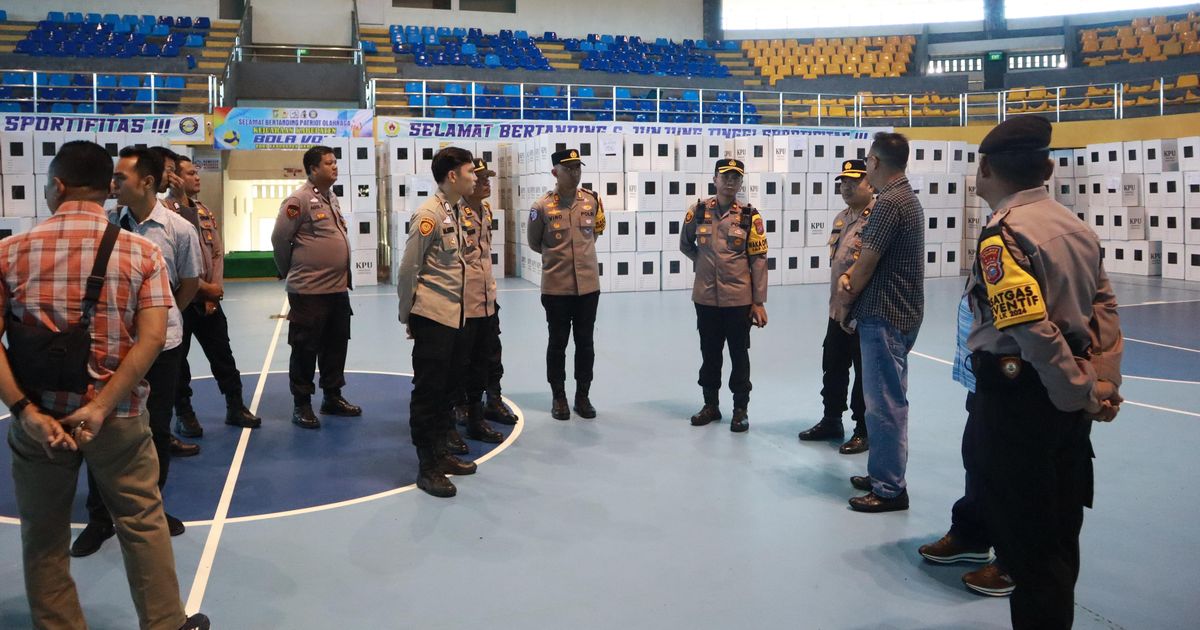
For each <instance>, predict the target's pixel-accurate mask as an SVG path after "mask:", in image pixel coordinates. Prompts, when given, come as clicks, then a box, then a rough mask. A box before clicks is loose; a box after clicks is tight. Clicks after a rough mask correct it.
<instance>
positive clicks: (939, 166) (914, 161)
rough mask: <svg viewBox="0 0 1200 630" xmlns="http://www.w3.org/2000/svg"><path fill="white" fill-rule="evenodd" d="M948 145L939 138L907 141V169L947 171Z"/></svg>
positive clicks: (915, 170)
mask: <svg viewBox="0 0 1200 630" xmlns="http://www.w3.org/2000/svg"><path fill="white" fill-rule="evenodd" d="M947 150H948V145H947V144H946V142H944V141H941V140H914V141H912V142H910V143H909V155H908V170H909V172H912V173H948V172H950V170H949V169H950V167H949V160H947V159H946V152H947Z"/></svg>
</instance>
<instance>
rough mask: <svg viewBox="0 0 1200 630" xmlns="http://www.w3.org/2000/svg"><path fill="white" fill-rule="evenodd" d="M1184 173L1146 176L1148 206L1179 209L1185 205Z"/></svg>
mask: <svg viewBox="0 0 1200 630" xmlns="http://www.w3.org/2000/svg"><path fill="white" fill-rule="evenodd" d="M1183 175H1184V174H1183V173H1179V172H1175V173H1159V174H1156V175H1146V176H1145V178H1146V182H1145V193H1146V206H1147V207H1150V208H1178V207H1182V206H1183V205H1184V178H1183Z"/></svg>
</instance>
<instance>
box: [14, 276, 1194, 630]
mask: <svg viewBox="0 0 1200 630" xmlns="http://www.w3.org/2000/svg"><path fill="white" fill-rule="evenodd" d="M1113 281H1114V287H1115V289H1116V292H1117V296H1118V299H1119V300H1120V302H1121V303H1122V305H1123V306H1122V309H1121V316H1122V321H1123V330H1124V334H1125V336H1126V345H1125V351H1126V354H1125V362H1124V372H1125V374H1126V381H1125V384H1124V385H1123V387H1122V394H1123V395H1124V396H1125V398H1126V399H1127V402H1126V404H1125V405H1124V406H1123V407H1122V410H1121V414H1120V416H1119V417H1118V418H1117V420H1116V422H1114V423H1112V424H1109V425H1098V426H1096V427H1094V431H1093V434H1092V439H1093V442H1094V444H1095V448H1096V452H1097V459H1096V462H1095V463H1096V485H1097V490H1096V499H1095V506H1096V507H1095V509H1094V510H1089V511H1088V512H1087V513H1086V515H1085V523H1084V528H1083V536H1082V541H1081V542H1082V551H1083V567H1082V573H1081V575H1080V578H1079V584H1078V587H1077V588H1076V617H1075V619H1076V627H1078V628H1130V629H1132V628H1156V629H1157V628H1194V627H1195V625H1196V621H1195V620H1196V619H1197V618H1200V597H1197V596H1196V587H1195V585H1196V584H1197V583H1200V562H1198V560H1200V529H1198V528H1197V527H1196V526H1195V524H1196V523H1197V522H1200V503H1198V502H1197V501H1196V500H1195V497H1194V496H1193V495H1194V493H1192V492H1190V491H1189V486H1188V480H1191V479H1196V478H1198V477H1200V458H1197V457H1196V453H1197V452H1198V451H1200V332H1197V326H1196V322H1197V321H1200V286H1197V285H1195V284H1188V283H1183V282H1176V281H1170V280H1162V279H1159V278H1135V277H1129V276H1114V278H1113ZM962 284H963V283H962V279H961V278H958V279H956V278H943V279H931V280H929V281H928V282H927V283H926V308H927V310H926V315H925V323H924V325H923V327H922V330H921V333H920V337H919V339H918V341H917V345H916V348H915V352H914V354H913V355H912V356H911V357H910V364H909V367H910V374H909V398H910V402H911V420H910V430H909V447H910V454H909V469H908V482H909V488H910V490H909V491H910V494H911V497H912V507H911V509H910V510H909V511H907V512H898V513H891V514H883V515H866V514H858V513H855V512H852V511H850V510H849V509H848V507H847V505H846V499H848V498H849V497H851V496H854V495H855V494H857V493H856V492H855V491H854V490H853V489H852V488H851V487H850V484H849V477H850V476H851V475H855V474H864V471H865V466H866V456H865V455H856V456H844V455H839V454H838V452H837V444H836V443H834V442H829V443H815V444H814V443H800V442H799V441H797V439H796V433H797V432H798V431H800V430H802V429H806V428H808V427H809V426H811V425H812V424H813V423H814V422H815V421H816V420H817V419H819V417H820V415H821V404H820V396H819V391H820V388H821V385H820V374H821V370H820V357H821V341H822V336H823V334H824V330H825V318H826V316H827V308H826V300H827V299H828V290H827V289H826V288H825V287H822V286H788V287H771V291H770V299H769V301H768V303H767V309H768V313H769V316H770V324H769V325H768V326H767V327H766V328H765V329H763V330H756V331H755V332H754V333H753V347H752V348H751V357H752V361H753V372H752V378H753V382H754V392H753V399H752V403H751V405H750V422H751V430H750V432H749V433H746V434H740V435H738V434H732V433H730V432H729V430H728V426H729V425H728V420H726V421H724V422H722V423H720V424H716V425H710V426H707V427H700V428H695V427H692V426H690V425H689V424H688V420H687V419H688V417H689V416H690V415H691V414H692V413H694V412H695V411H696V409H698V408H699V405H700V391H699V388H698V387H697V386H696V384H695V381H696V371H697V368H698V367H699V359H700V353H699V347H698V340H697V335H696V327H695V313H694V310H693V308H692V305H691V302H690V299H689V298H690V293H689V292H687V291H672V292H661V293H620V294H606V295H604V296H602V298H601V301H600V311H599V317H598V322H597V331H596V338H597V362H596V381H595V384H594V386H593V390H592V400H593V402H594V403H595V404H596V407H597V408H598V410H599V414H600V415H599V417H598V418H596V419H595V420H582V419H579V418H578V417H574V418H572V419H571V420H570V421H569V422H559V421H555V420H553V419H552V418H550V414H549V407H550V392H549V390H548V387H547V385H546V383H545V371H544V354H545V342H546V324H545V318H544V314H543V312H542V308H541V305H540V303H539V301H538V292H537V289H536V288H535V287H533V286H532V285H530V284H528V283H526V282H524V281H521V280H518V279H508V280H505V281H503V282H501V291H502V292H501V294H500V302H501V304H502V306H503V310H502V311H501V319H502V321H501V324H502V328H503V330H504V334H503V336H502V339H503V342H504V348H505V368H506V374H505V378H504V394H505V396H506V398H508V399H510V400H511V401H512V402H513V404H514V405H515V406H517V407H519V408H520V410H521V412H522V416H523V420H522V423H521V424H519V425H518V426H517V427H515V428H513V430H512V431H511V432H509V435H508V439H507V440H506V441H505V443H504V444H501V445H498V446H496V447H494V448H492V449H491V450H485V448H484V447H485V446H488V445H483V444H480V443H477V442H470V445H471V449H472V454H471V457H472V458H475V459H476V460H477V461H479V462H480V466H479V472H478V474H476V475H475V476H472V477H463V478H456V479H455V483H456V484H457V485H458V487H459V493H458V496H457V497H455V498H453V499H448V500H447V499H434V498H432V497H429V496H427V495H425V494H424V493H422V492H420V491H419V490H415V489H414V488H413V486H411V484H412V482H413V479H414V478H415V472H416V458H415V453H414V451H413V447H412V446H411V443H410V441H409V432H408V422H407V408H408V397H409V393H410V390H411V380H410V377H409V376H407V375H408V374H411V372H412V365H411V358H410V354H411V342H409V341H407V340H406V339H405V335H404V331H403V328H402V327H401V326H400V325H399V324H398V323H397V322H396V315H395V314H396V300H395V295H394V288H393V287H390V286H379V287H367V288H364V289H361V290H358V291H355V292H354V293H353V294H352V301H353V307H354V311H355V317H354V323H353V326H354V328H353V334H354V338H353V339H352V340H351V346H350V359H349V370H350V374H348V376H347V379H348V381H349V383H348V385H347V387H346V390H345V394H346V396H347V398H348V399H350V400H351V401H352V402H354V403H356V404H360V405H362V406H363V407H364V409H365V413H364V416H363V417H362V418H354V419H347V418H333V417H326V418H324V419H323V423H324V426H323V428H322V429H321V430H320V431H304V430H302V429H298V428H296V427H293V426H292V425H291V424H290V422H289V418H290V404H291V401H290V396H289V394H288V391H287V375H286V370H287V361H288V347H287V344H286V327H287V325H286V323H282V322H280V320H279V319H278V317H277V316H278V315H279V313H280V312H281V310H282V308H283V306H284V293H283V287H282V283H277V282H247V283H231V284H229V285H228V286H227V288H226V301H225V308H226V310H227V312H228V314H229V318H230V322H231V328H232V331H231V334H232V336H233V347H234V353H235V355H236V356H237V359H238V362H239V367H240V368H241V369H242V371H243V379H244V383H245V389H246V392H247V398H249V397H250V395H251V394H253V393H255V392H256V391H258V392H261V394H260V396H259V397H258V399H257V400H256V403H257V405H256V406H257V411H258V412H259V414H260V415H262V416H263V418H264V426H263V428H262V429H259V430H254V431H249V430H246V431H243V430H241V429H236V428H232V427H227V426H225V425H224V424H223V423H222V419H223V400H222V399H221V398H220V397H219V394H218V393H217V391H216V386H215V383H214V382H213V381H212V380H211V378H198V379H197V381H196V383H195V388H196V391H197V393H196V398H195V405H196V407H197V410H198V411H199V413H200V416H201V420H202V422H203V423H204V425H205V436H204V437H203V438H202V439H200V440H198V442H199V443H200V444H201V445H202V447H203V449H204V450H203V453H202V454H201V455H199V456H197V457H193V458H188V459H178V460H175V461H174V462H173V464H172V470H171V478H170V483H169V484H168V486H167V491H166V496H165V501H166V505H167V508H168V510H169V511H171V512H172V513H173V514H176V515H177V516H179V517H181V518H183V519H184V520H185V521H187V522H188V525H189V526H188V530H187V532H185V533H184V534H183V535H182V536H180V537H177V538H174V539H173V542H174V549H175V558H176V566H177V569H178V573H179V578H180V587H181V589H182V591H181V596H182V598H183V599H184V601H185V602H187V606H188V610H189V612H191V611H194V610H197V609H199V610H203V611H204V612H205V613H207V614H208V615H209V616H210V617H212V619H213V621H214V627H218V628H236V629H248V628H283V627H287V628H468V627H480V626H487V627H492V628H537V629H542V628H544V629H552V628H553V629H560V628H581V629H582V628H597V629H599V628H615V627H623V628H655V629H661V628H688V629H690V628H769V627H778V628H863V629H866V628H889V629H900V628H1004V627H1007V626H1008V603H1007V601H1006V600H1003V599H990V598H982V597H979V596H976V595H973V594H971V593H970V592H968V591H966V590H965V589H964V588H963V586H962V584H961V582H960V576H961V574H962V573H963V572H965V571H967V570H970V569H972V568H974V567H973V565H957V566H955V565H952V566H932V565H930V564H927V563H925V562H923V561H922V560H921V559H920V557H919V556H918V555H917V551H916V550H917V547H918V546H920V545H921V544H924V543H926V542H931V541H933V540H936V539H937V538H938V537H940V536H941V535H942V534H943V533H944V532H945V530H946V528H947V527H948V526H949V519H950V506H951V505H952V504H953V502H954V500H955V499H956V498H958V496H959V495H960V494H961V492H962V487H963V472H962V464H961V459H960V455H959V447H960V440H961V436H962V426H963V422H964V420H965V414H964V412H963V400H964V396H965V392H964V390H963V389H962V388H961V387H960V386H959V385H958V384H956V383H954V382H953V381H952V380H951V379H950V367H949V361H950V359H952V358H953V353H954V330H955V328H954V317H955V309H956V306H957V302H958V298H959V295H960V292H961V289H962ZM191 359H192V370H193V373H195V374H197V375H203V374H207V373H208V364H207V362H206V361H205V360H204V357H203V354H202V353H201V351H200V350H199V348H197V349H196V350H195V351H194V352H193V353H192V357H191ZM727 369H728V368H727ZM263 373H266V376H265V377H263V376H261V375H262V374H263ZM570 391H571V386H570V384H568V394H570ZM318 402H319V399H318ZM722 402H723V406H724V411H725V413H726V418H728V414H729V411H730V398H729V393H728V392H727V391H726V392H724V393H723V401H722ZM848 420H849V419H848V418H847V421H848ZM7 422H8V420H3V421H0V424H4V423H7ZM497 428H501V429H503V430H505V431H506V432H508V429H509V428H508V427H497ZM9 459H10V455H9V453H8V451H7V449H3V452H2V453H0V460H2V461H0V465H3V466H5V467H7V466H8V462H9ZM11 484H12V482H11V478H10V476H9V475H8V474H7V473H6V474H4V475H3V478H0V555H2V556H3V557H4V558H5V559H6V560H7V561H6V562H4V563H3V564H0V628H23V627H27V626H28V624H29V620H28V619H29V618H28V608H27V605H26V603H25V598H24V591H23V585H22V578H21V569H20V563H19V561H18V559H19V557H20V534H19V527H18V526H17V524H16V521H15V519H14V518H12V517H13V516H14V514H15V506H14V505H13V500H12V491H11ZM81 488H82V485H81ZM82 501H83V497H82V492H80V494H79V496H78V497H77V499H76V503H77V510H76V519H77V522H80V523H81V522H82V520H83V518H84V515H83V511H82V509H81V506H82ZM72 571H73V573H74V574H75V576H76V580H77V582H78V585H79V590H80V594H81V597H82V599H83V603H84V608H85V611H86V613H87V615H88V621H89V624H90V626H91V627H92V628H99V629H105V628H112V629H126V628H131V627H136V618H135V616H134V613H133V606H132V604H131V603H130V599H129V594H128V591H127V588H126V585H125V580H124V569H123V565H122V562H121V556H120V552H119V549H118V546H117V544H115V541H110V542H108V543H106V544H105V546H104V548H103V549H102V550H101V551H100V552H99V553H97V554H95V555H94V556H91V557H88V558H84V559H80V560H74V561H73V563H72Z"/></svg>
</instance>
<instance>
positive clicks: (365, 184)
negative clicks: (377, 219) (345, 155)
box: [347, 175, 379, 213]
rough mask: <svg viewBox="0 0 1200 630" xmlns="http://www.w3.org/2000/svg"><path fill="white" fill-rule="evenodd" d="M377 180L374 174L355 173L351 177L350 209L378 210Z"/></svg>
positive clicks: (361, 210)
mask: <svg viewBox="0 0 1200 630" xmlns="http://www.w3.org/2000/svg"><path fill="white" fill-rule="evenodd" d="M376 185H377V184H376V181H375V176H374V175H353V176H351V177H350V190H349V191H347V192H349V193H350V197H351V198H350V204H349V205H350V211H351V212H372V213H373V212H376V211H377V210H378V209H379V200H378V197H377V196H376V192H375V188H376Z"/></svg>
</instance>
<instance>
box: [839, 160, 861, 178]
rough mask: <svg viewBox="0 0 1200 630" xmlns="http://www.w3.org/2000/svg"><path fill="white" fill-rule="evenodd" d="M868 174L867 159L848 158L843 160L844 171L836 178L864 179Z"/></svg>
mask: <svg viewBox="0 0 1200 630" xmlns="http://www.w3.org/2000/svg"><path fill="white" fill-rule="evenodd" d="M866 175H867V162H866V161H865V160H846V161H844V162H842V172H841V173H839V174H838V176H837V177H835V178H834V179H835V180H840V179H842V178H846V177H848V178H850V179H862V178H863V177H866Z"/></svg>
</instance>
